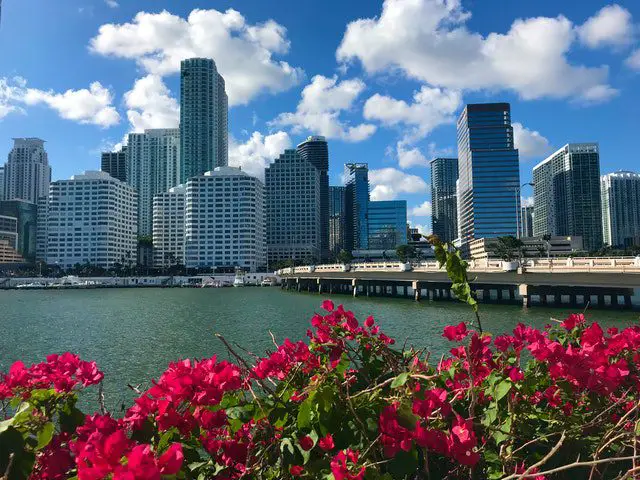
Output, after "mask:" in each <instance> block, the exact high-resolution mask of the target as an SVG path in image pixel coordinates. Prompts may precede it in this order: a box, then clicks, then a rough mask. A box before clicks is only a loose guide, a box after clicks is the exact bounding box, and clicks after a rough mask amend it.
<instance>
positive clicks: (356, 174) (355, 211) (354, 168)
mask: <svg viewBox="0 0 640 480" xmlns="http://www.w3.org/2000/svg"><path fill="white" fill-rule="evenodd" d="M346 168H347V172H348V177H347V184H346V192H345V199H346V200H345V210H346V212H347V215H346V228H345V236H344V244H345V249H346V250H348V251H353V250H366V249H368V248H369V214H368V212H369V165H367V164H366V163H347V164H346Z"/></svg>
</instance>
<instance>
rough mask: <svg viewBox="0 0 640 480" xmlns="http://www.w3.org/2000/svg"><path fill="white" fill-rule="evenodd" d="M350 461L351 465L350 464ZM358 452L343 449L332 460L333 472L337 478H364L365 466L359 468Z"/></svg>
mask: <svg viewBox="0 0 640 480" xmlns="http://www.w3.org/2000/svg"><path fill="white" fill-rule="evenodd" d="M349 463H350V464H351V465H349ZM357 463H358V452H357V451H355V452H354V451H353V450H351V449H350V448H348V449H347V450H342V451H340V452H338V454H337V455H336V456H335V457H333V460H331V473H333V477H334V479H335V480H363V479H364V472H365V468H364V467H361V468H360V469H359V470H358V467H357Z"/></svg>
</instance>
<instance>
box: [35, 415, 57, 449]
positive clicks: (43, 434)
mask: <svg viewBox="0 0 640 480" xmlns="http://www.w3.org/2000/svg"><path fill="white" fill-rule="evenodd" d="M53 431H54V426H53V423H52V422H48V423H45V424H44V426H43V427H42V429H41V430H40V431H39V432H38V435H37V437H38V445H37V446H36V450H42V449H43V448H44V447H46V446H47V445H49V442H50V441H51V439H52V438H53Z"/></svg>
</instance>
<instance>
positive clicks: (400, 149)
mask: <svg viewBox="0 0 640 480" xmlns="http://www.w3.org/2000/svg"><path fill="white" fill-rule="evenodd" d="M452 155H455V153H454V149H453V148H451V147H446V148H438V147H437V146H436V144H435V142H429V144H428V145H427V154H426V155H424V154H423V153H422V151H421V149H420V148H419V147H412V146H409V145H407V144H406V143H405V142H402V141H400V142H398V143H397V144H396V156H397V158H398V165H400V168H404V169H406V168H412V167H427V166H429V162H430V161H431V160H432V159H434V158H438V157H451V156H452Z"/></svg>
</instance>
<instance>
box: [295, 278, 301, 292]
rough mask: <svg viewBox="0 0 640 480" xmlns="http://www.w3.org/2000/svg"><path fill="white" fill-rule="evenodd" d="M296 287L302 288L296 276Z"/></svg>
mask: <svg viewBox="0 0 640 480" xmlns="http://www.w3.org/2000/svg"><path fill="white" fill-rule="evenodd" d="M296 289H297V290H298V291H300V290H301V289H302V283H300V279H299V278H296Z"/></svg>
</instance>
